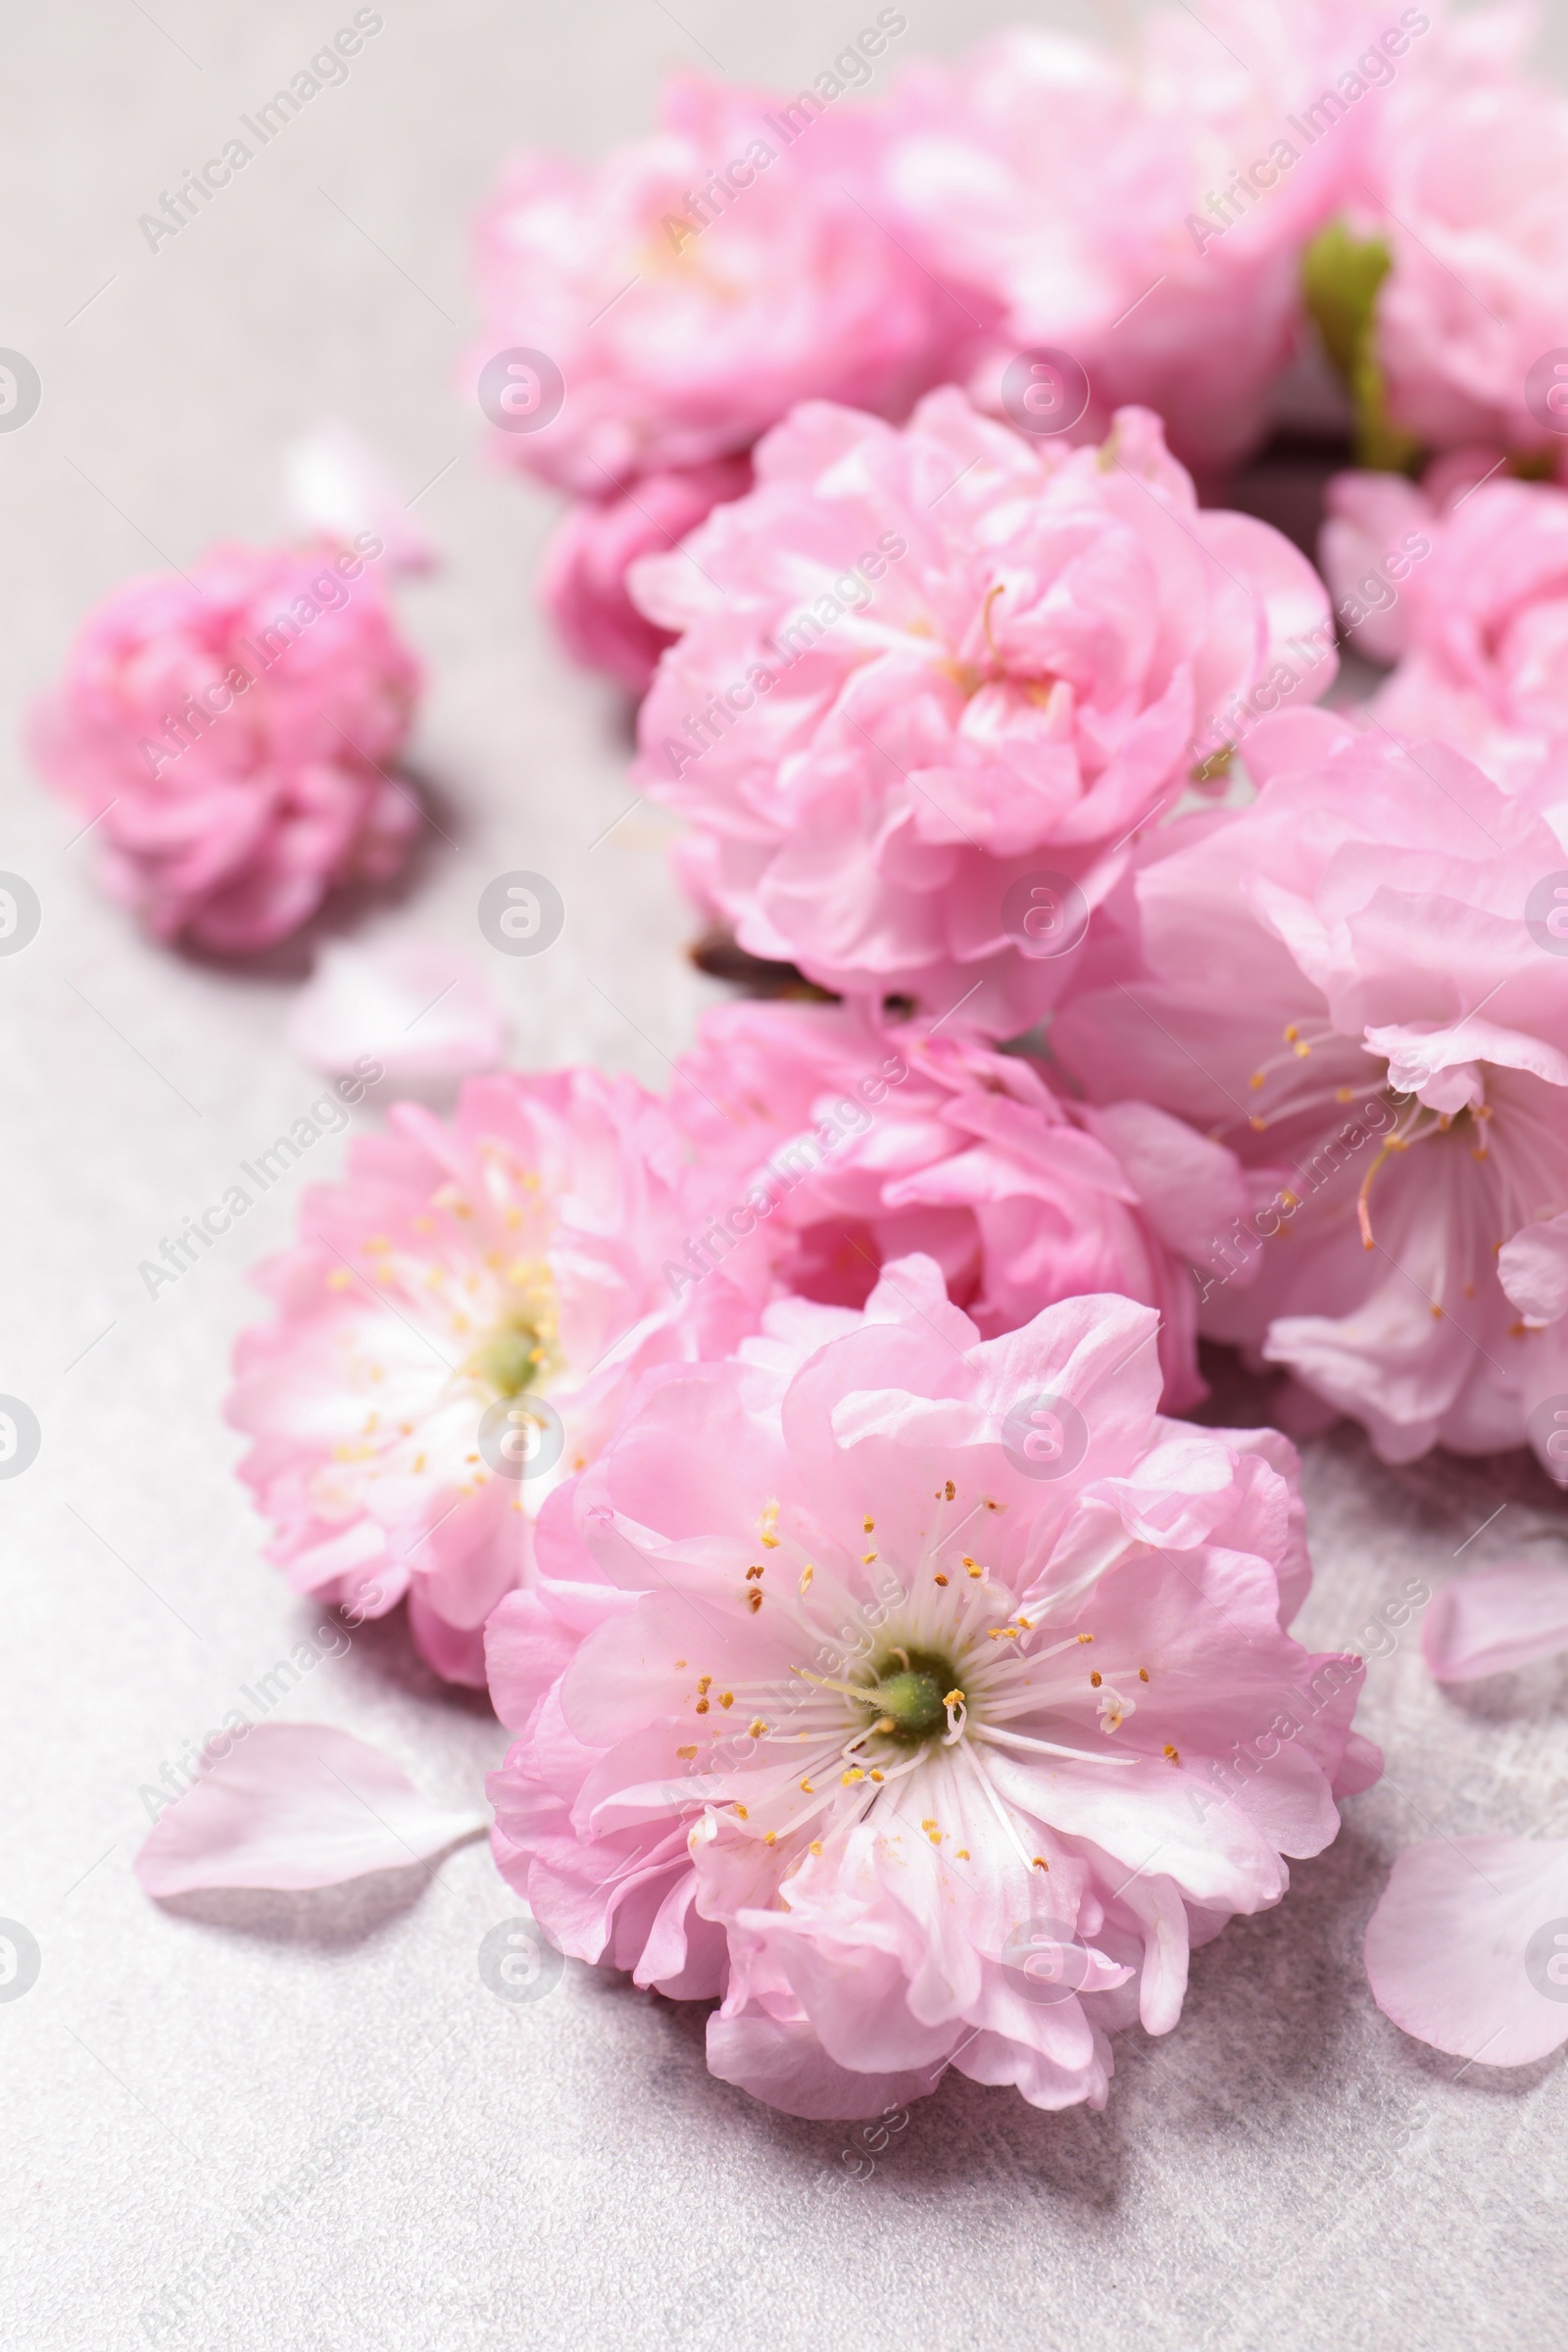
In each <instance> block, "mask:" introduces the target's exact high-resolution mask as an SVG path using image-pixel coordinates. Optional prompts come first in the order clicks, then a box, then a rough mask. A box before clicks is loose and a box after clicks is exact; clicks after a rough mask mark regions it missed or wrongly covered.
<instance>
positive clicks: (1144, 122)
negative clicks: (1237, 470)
mask: <svg viewBox="0 0 1568 2352" xmlns="http://www.w3.org/2000/svg"><path fill="white" fill-rule="evenodd" d="M1366 37H1367V25H1366V19H1365V15H1364V12H1362V13H1359V14H1358V12H1356V11H1354V10H1353V9H1347V8H1345V7H1340V6H1333V7H1331V6H1326V5H1324V4H1323V0H1317V4H1316V5H1313V6H1303V5H1301V0H1296V4H1295V5H1293V6H1291V7H1290V8H1289V9H1288V10H1287V9H1286V8H1283V7H1270V6H1264V5H1259V0H1244V4H1242V5H1235V4H1227V0H1219V5H1218V6H1216V7H1209V8H1206V9H1205V10H1204V11H1203V23H1202V24H1201V25H1200V24H1198V23H1196V22H1194V20H1193V15H1192V12H1190V11H1189V12H1187V14H1186V15H1179V14H1178V13H1177V12H1176V11H1175V10H1173V9H1172V10H1166V11H1164V12H1161V13H1160V14H1159V15H1157V16H1156V17H1155V18H1154V19H1153V20H1152V23H1151V24H1150V25H1149V26H1148V27H1147V28H1146V30H1145V31H1144V32H1143V34H1142V36H1141V38H1140V41H1139V45H1138V47H1137V49H1136V51H1135V53H1134V54H1133V55H1131V56H1123V55H1118V54H1117V53H1116V51H1114V50H1112V49H1111V48H1109V47H1108V46H1104V45H1102V44H1100V43H1096V42H1090V41H1086V40H1080V39H1078V38H1076V37H1074V36H1071V35H1068V34H1065V33H1059V32H1048V31H1044V30H1035V29H1029V30H1024V29H1021V28H1020V29H1015V30H1012V31H1009V32H1005V33H1003V34H1001V35H999V36H997V37H996V38H994V39H992V40H990V41H988V42H986V43H984V44H982V45H981V46H980V47H979V48H977V49H975V50H973V51H971V52H970V53H969V54H968V55H967V56H966V57H964V58H962V59H960V60H958V61H957V62H956V63H955V64H951V65H947V64H940V65H939V64H936V63H934V62H926V61H922V62H921V63H920V64H918V65H916V66H913V67H911V68H910V69H909V70H908V71H907V73H905V74H904V76H903V77H902V78H901V81H900V83H899V86H898V88H897V90H896V91H895V93H894V96H893V99H892V101H891V103H890V106H889V108H888V115H889V123H888V130H887V136H886V141H885V146H884V150H883V155H884V162H883V172H884V175H885V181H886V187H887V199H886V201H887V202H888V204H889V206H890V208H892V209H893V211H894V215H895V217H896V218H897V219H898V220H899V221H900V223H901V227H902V229H903V232H904V233H906V234H907V235H908V236H909V237H910V238H911V240H912V241H913V243H914V246H915V249H916V250H917V251H918V252H919V253H920V255H921V258H922V259H923V260H925V261H926V262H927V264H928V265H929V266H930V267H931V268H932V269H933V270H937V271H938V273H939V274H940V275H942V276H944V277H945V278H946V279H948V280H949V281H950V282H951V283H952V284H953V285H954V286H955V288H956V290H957V291H958V292H959V294H960V295H961V298H962V300H963V302H964V305H965V308H966V310H967V312H968V315H969V318H970V319H971V320H972V331H971V333H970V336H969V338H968V344H967V348H966V349H963V350H961V351H960V352H959V353H957V354H956V368H955V369H954V372H956V373H961V380H963V381H965V382H967V383H968V384H969V386H970V388H971V390H972V392H973V394H974V397H975V398H976V399H977V400H978V401H980V403H981V404H982V406H984V407H985V408H987V409H989V410H991V411H992V412H993V413H996V412H1000V411H1002V410H1004V409H1005V408H1006V407H1007V406H1008V403H1009V398H1010V397H1011V396H1010V395H1009V392H1008V389H1007V385H1008V379H1007V377H1006V374H1005V370H1006V368H1007V367H1008V365H1009V363H1012V362H1014V361H1016V360H1017V358H1018V355H1019V354H1020V353H1023V352H1027V351H1029V350H1031V349H1034V348H1039V347H1044V348H1047V349H1055V350H1064V351H1065V352H1066V353H1067V354H1068V355H1069V356H1070V357H1071V358H1072V359H1073V360H1075V361H1076V362H1077V363H1078V366H1079V367H1080V368H1082V369H1083V370H1084V372H1085V374H1086V375H1087V378H1088V386H1089V391H1090V394H1091V399H1090V406H1089V408H1088V411H1087V414H1086V416H1085V417H1084V421H1083V424H1082V427H1081V428H1080V430H1079V437H1080V438H1083V439H1089V438H1091V437H1093V438H1096V439H1098V438H1099V437H1100V436H1101V435H1102V434H1103V432H1104V431H1105V429H1106V427H1107V425H1108V423H1109V420H1110V417H1111V416H1112V414H1113V412H1114V411H1115V410H1116V409H1117V408H1120V407H1123V406H1125V405H1127V404H1129V403H1136V404H1138V405H1139V406H1141V407H1144V408H1150V409H1154V410H1157V411H1158V413H1159V414H1160V416H1161V417H1163V418H1164V420H1165V429H1166V432H1167V434H1168V436H1169V440H1170V444H1171V447H1172V449H1173V450H1175V451H1176V453H1177V454H1178V455H1179V456H1180V457H1181V458H1182V459H1183V461H1184V462H1185V463H1186V464H1188V465H1190V466H1194V467H1195V468H1198V469H1200V470H1203V471H1216V472H1217V471H1220V470H1223V469H1224V468H1226V467H1228V466H1231V465H1233V464H1234V463H1235V461H1236V460H1237V459H1238V458H1240V457H1242V456H1243V455H1245V453H1246V452H1247V450H1248V449H1249V448H1250V446H1251V445H1252V444H1254V443H1255V442H1256V441H1258V440H1259V439H1261V437H1262V434H1263V430H1264V426H1265V422H1266V416H1267V409H1268V404H1269V398H1270V394H1271V392H1272V390H1273V387H1274V384H1275V381H1276V379H1277V378H1278V376H1279V374H1280V373H1281V371H1282V369H1283V368H1284V367H1285V365H1286V363H1287V362H1288V361H1289V359H1290V358H1291V356H1292V354H1293V351H1294V350H1295V348H1296V346H1297V342H1298V338H1299V332H1300V319H1301V302H1300V288H1299V262H1300V254H1301V249H1302V247H1303V246H1304V245H1305V243H1306V242H1307V240H1308V238H1309V237H1310V236H1311V235H1312V233H1313V231H1314V229H1315V228H1316V227H1317V226H1318V224H1319V223H1320V222H1321V221H1323V220H1324V219H1325V218H1326V217H1327V216H1328V214H1329V213H1330V212H1331V211H1332V210H1333V208H1334V207H1335V205H1336V204H1337V203H1338V202H1339V201H1340V198H1341V194H1342V191H1343V188H1344V186H1345V184H1346V181H1347V179H1348V176H1349V175H1350V173H1351V172H1352V169H1353V165H1354V159H1355V154H1356V145H1355V143H1354V141H1353V135H1352V132H1351V130H1350V127H1349V126H1348V125H1347V126H1346V127H1345V128H1344V129H1343V130H1342V129H1341V128H1340V126H1339V125H1338V124H1335V125H1334V126H1333V135H1332V136H1328V137H1325V138H1324V139H1323V142H1322V144H1321V146H1319V145H1318V144H1317V143H1316V142H1315V141H1309V139H1308V138H1307V136H1306V135H1305V134H1304V133H1303V134H1300V135H1293V131H1292V127H1291V125H1290V123H1289V121H1288V118H1289V116H1290V114H1291V112H1292V110H1293V109H1295V108H1297V107H1299V106H1304V105H1307V104H1308V103H1310V102H1311V101H1312V100H1313V99H1315V98H1316V96H1317V95H1318V91H1319V88H1320V86H1321V85H1322V83H1323V82H1324V80H1325V79H1326V80H1327V81H1328V84H1329V86H1330V87H1331V88H1332V87H1333V86H1334V73H1335V70H1336V69H1339V68H1341V67H1349V66H1350V65H1351V64H1352V61H1353V57H1354V55H1355V44H1356V42H1357V40H1358V39H1359V40H1361V41H1363V42H1364V40H1365V38H1366ZM1387 71H1388V69H1387V68H1385V72H1387ZM1244 174H1248V175H1249V176H1244ZM1014 413H1015V412H1014ZM1064 422H1070V420H1066V419H1064Z"/></svg>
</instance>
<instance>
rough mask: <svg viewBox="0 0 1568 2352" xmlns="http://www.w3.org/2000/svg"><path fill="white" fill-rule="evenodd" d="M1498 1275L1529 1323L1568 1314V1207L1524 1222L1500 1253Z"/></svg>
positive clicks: (1543, 1321)
mask: <svg viewBox="0 0 1568 2352" xmlns="http://www.w3.org/2000/svg"><path fill="white" fill-rule="evenodd" d="M1497 1276H1498V1280H1499V1281H1500V1282H1501V1284H1502V1287H1503V1289H1504V1290H1505V1291H1506V1292H1507V1294H1508V1296H1509V1298H1510V1299H1512V1300H1513V1302H1514V1305H1515V1306H1516V1307H1517V1308H1518V1309H1519V1312H1520V1313H1521V1314H1522V1315H1523V1317H1524V1319H1525V1321H1526V1322H1527V1323H1531V1324H1535V1325H1537V1326H1541V1325H1544V1324H1547V1323H1556V1322H1559V1321H1560V1320H1561V1318H1562V1317H1563V1316H1564V1315H1568V1209H1565V1210H1564V1211H1563V1213H1562V1214H1561V1215H1560V1216H1556V1217H1547V1218H1544V1220H1543V1221H1542V1222H1541V1223H1540V1224H1539V1225H1521V1226H1520V1228H1519V1231H1518V1232H1517V1233H1516V1234H1515V1235H1514V1236H1513V1239H1512V1240H1511V1241H1507V1242H1504V1243H1503V1245H1502V1248H1501V1249H1500V1250H1498V1252H1497Z"/></svg>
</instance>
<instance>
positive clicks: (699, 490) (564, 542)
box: [539, 457, 752, 695]
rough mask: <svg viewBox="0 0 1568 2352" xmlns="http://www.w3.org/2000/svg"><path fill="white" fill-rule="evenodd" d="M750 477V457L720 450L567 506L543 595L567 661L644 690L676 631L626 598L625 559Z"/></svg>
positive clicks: (670, 543) (630, 560) (670, 542)
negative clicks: (703, 462)
mask: <svg viewBox="0 0 1568 2352" xmlns="http://www.w3.org/2000/svg"><path fill="white" fill-rule="evenodd" d="M751 486H752V468H751V465H750V463H749V461H748V460H747V459H745V458H744V457H740V458H718V459H715V460H714V462H713V463H712V465H711V466H693V467H691V468H690V469H689V470H688V471H686V472H684V473H648V474H643V475H642V476H641V477H640V478H639V479H638V481H637V483H636V485H635V487H634V488H632V489H629V490H623V491H621V492H620V493H619V494H618V496H615V497H613V498H609V499H605V500H603V501H602V502H590V501H587V500H584V501H583V502H581V503H580V504H578V505H577V506H574V507H569V508H568V509H567V511H566V513H565V514H564V515H563V516H562V518H561V520H560V522H559V523H558V524H557V525H556V529H555V532H554V535H553V536H552V538H551V541H550V545H549V547H548V548H547V549H546V551H545V559H544V564H543V566H542V567H541V570H540V573H539V600H540V602H541V604H542V605H543V606H544V608H545V611H546V612H547V613H549V614H550V617H551V619H552V620H553V621H554V622H555V624H556V628H557V630H558V631H559V633H560V636H561V641H562V643H563V645H564V647H565V649H566V651H567V653H568V654H569V655H570V656H571V658H572V660H573V661H574V662H582V663H584V664H585V666H586V667H588V668H589V669H602V670H603V671H604V672H605V674H606V675H607V676H608V677H612V678H613V679H614V680H615V682H616V684H617V685H619V686H624V687H625V689H626V691H627V693H628V694H632V695H642V694H646V692H647V691H648V683H649V680H650V679H651V678H652V676H653V674H654V671H655V669H656V667H657V666H658V662H659V657H660V655H661V654H662V652H663V650H664V648H665V646H666V645H672V644H673V643H674V638H673V636H672V634H671V632H670V631H669V630H668V629H662V628H659V627H658V626H657V625H656V624H655V623H654V622H653V621H651V620H649V619H647V618H645V616H644V615H643V614H642V613H639V612H638V610H637V608H636V606H635V605H634V604H633V603H632V601H631V597H630V595H629V593H628V591H627V587H626V572H627V569H628V567H629V566H630V565H631V564H635V563H636V561H637V560H638V558H639V557H640V556H649V555H662V554H663V553H664V551H665V550H666V549H668V548H673V547H678V546H679V544H680V542H681V541H682V540H683V539H684V538H685V537H686V535H687V533H688V532H689V531H693V530H695V529H696V527H697V525H698V524H699V523H700V522H702V521H703V520H704V519H705V518H706V517H707V515H710V514H711V511H712V509H713V508H714V507H715V506H719V505H722V504H723V502H724V501H725V500H727V499H731V498H739V497H740V496H741V495H742V494H743V492H745V491H747V490H749V489H750V488H751Z"/></svg>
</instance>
